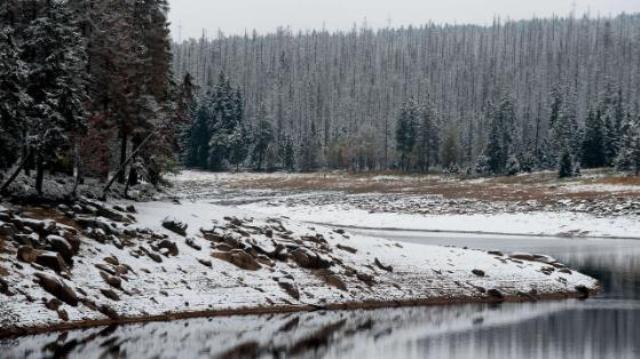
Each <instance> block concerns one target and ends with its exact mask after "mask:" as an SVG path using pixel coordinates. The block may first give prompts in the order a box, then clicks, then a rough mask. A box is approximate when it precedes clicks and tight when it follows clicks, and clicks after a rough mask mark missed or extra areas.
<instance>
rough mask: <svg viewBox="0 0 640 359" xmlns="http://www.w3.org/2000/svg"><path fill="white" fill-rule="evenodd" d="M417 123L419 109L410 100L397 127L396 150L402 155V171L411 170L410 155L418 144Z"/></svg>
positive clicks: (401, 114) (399, 118)
mask: <svg viewBox="0 0 640 359" xmlns="http://www.w3.org/2000/svg"><path fill="white" fill-rule="evenodd" d="M417 123H418V108H417V107H416V103H415V102H414V101H413V100H409V101H408V102H406V103H405V105H404V106H403V107H402V110H401V111H400V116H399V117H398V121H397V125H396V149H397V151H398V152H399V154H400V169H402V170H403V171H407V170H409V168H410V161H411V157H410V155H411V153H412V152H413V150H414V146H415V144H416V127H417V126H416V125H417Z"/></svg>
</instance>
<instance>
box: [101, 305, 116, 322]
mask: <svg viewBox="0 0 640 359" xmlns="http://www.w3.org/2000/svg"><path fill="white" fill-rule="evenodd" d="M98 311H99V312H100V313H102V314H104V315H106V316H107V317H109V319H113V320H118V319H119V318H120V315H118V312H116V311H115V310H114V309H113V308H112V307H111V306H109V305H107V304H103V305H101V306H100V307H98Z"/></svg>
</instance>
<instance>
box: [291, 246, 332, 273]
mask: <svg viewBox="0 0 640 359" xmlns="http://www.w3.org/2000/svg"><path fill="white" fill-rule="evenodd" d="M290 255H291V258H292V259H293V260H294V262H296V263H297V264H298V265H299V266H300V267H302V268H306V269H327V268H330V267H331V266H332V265H333V262H331V261H330V260H328V259H326V258H324V257H322V256H320V255H318V254H317V253H313V252H311V251H310V250H308V249H306V248H297V249H295V250H293V251H291V253H290Z"/></svg>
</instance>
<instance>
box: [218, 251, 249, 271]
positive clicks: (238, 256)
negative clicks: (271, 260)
mask: <svg viewBox="0 0 640 359" xmlns="http://www.w3.org/2000/svg"><path fill="white" fill-rule="evenodd" d="M211 255H212V256H213V257H214V258H218V259H221V260H223V261H227V262H229V263H231V264H233V265H235V266H236V267H239V268H241V269H244V270H251V271H256V270H259V269H260V268H262V266H260V264H259V263H258V262H257V261H256V260H255V259H254V258H253V257H252V256H251V255H249V254H248V253H247V252H245V251H243V250H241V249H234V250H232V251H230V252H213V253H212V254H211Z"/></svg>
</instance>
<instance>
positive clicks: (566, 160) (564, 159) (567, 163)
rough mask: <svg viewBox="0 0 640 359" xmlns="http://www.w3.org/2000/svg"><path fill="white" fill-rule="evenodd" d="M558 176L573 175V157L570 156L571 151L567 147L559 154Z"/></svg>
mask: <svg viewBox="0 0 640 359" xmlns="http://www.w3.org/2000/svg"><path fill="white" fill-rule="evenodd" d="M558 166H559V167H558V177H560V178H567V177H573V175H574V172H573V167H574V164H573V158H572V156H571V151H570V149H569V148H564V149H563V151H562V154H561V155H560V161H559V165H558Z"/></svg>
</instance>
